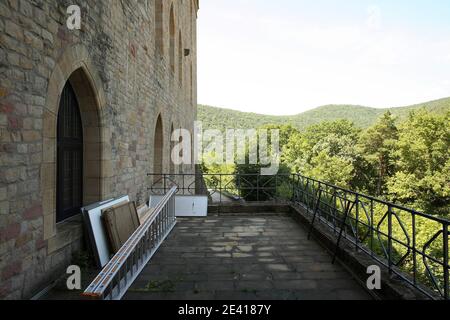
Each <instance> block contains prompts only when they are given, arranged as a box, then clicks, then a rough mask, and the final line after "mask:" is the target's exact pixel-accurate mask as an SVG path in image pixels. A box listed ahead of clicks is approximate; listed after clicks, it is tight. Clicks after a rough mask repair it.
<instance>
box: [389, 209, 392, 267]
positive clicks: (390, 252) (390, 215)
mask: <svg viewBox="0 0 450 320" xmlns="http://www.w3.org/2000/svg"><path fill="white" fill-rule="evenodd" d="M392 249H393V248H392V207H391V206H390V205H389V208H388V263H389V273H390V274H392Z"/></svg>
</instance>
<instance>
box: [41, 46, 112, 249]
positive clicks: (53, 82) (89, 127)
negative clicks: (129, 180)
mask: <svg viewBox="0 0 450 320" xmlns="http://www.w3.org/2000/svg"><path fill="white" fill-rule="evenodd" d="M67 81H70V82H71V84H72V86H73V87H74V90H75V93H77V90H82V89H88V91H89V94H86V95H81V96H80V95H79V94H77V98H79V99H80V100H81V101H79V102H80V111H81V112H82V114H83V115H82V118H83V117H84V119H83V133H84V135H85V139H86V143H85V146H84V148H85V151H87V153H85V154H86V156H85V159H84V167H85V168H86V169H87V170H85V175H84V177H83V184H84V185H85V186H86V185H88V186H93V187H89V188H84V189H85V191H84V192H83V203H84V204H88V203H89V202H94V200H97V201H99V200H101V199H104V198H105V197H106V190H107V188H105V185H104V184H105V179H106V178H107V177H109V176H111V175H112V170H111V163H112V162H111V151H109V152H108V150H110V149H111V148H110V145H109V144H110V142H109V141H110V137H109V136H110V134H109V130H107V129H106V128H104V127H103V125H102V111H103V110H104V109H105V106H106V99H105V93H104V91H103V86H102V81H101V79H100V77H99V75H98V73H97V72H96V68H95V67H94V65H93V63H92V61H91V59H90V57H89V51H88V49H87V48H86V47H85V46H83V45H81V44H78V45H74V46H72V47H69V48H67V49H66V50H65V51H64V53H63V54H62V55H61V56H60V58H59V60H58V62H57V63H56V65H55V68H54V70H53V72H52V75H51V77H50V79H49V84H48V91H47V99H46V105H45V109H44V115H43V128H44V129H43V161H42V165H41V195H42V203H43V215H44V217H43V219H44V226H43V235H44V241H48V242H47V246H48V254H51V253H52V252H55V251H57V250H59V249H61V248H63V247H65V246H66V245H69V244H70V243H71V242H73V241H74V240H76V239H79V238H80V237H81V230H82V228H81V225H80V223H75V224H74V223H73V218H72V219H68V220H66V221H63V222H60V223H58V224H57V223H56V175H57V165H56V160H57V155H56V151H57V150H56V149H57V148H56V144H57V120H58V119H57V118H58V110H59V103H60V97H61V93H62V90H63V88H64V86H65V84H66V82H67ZM86 82H87V83H86ZM83 93H86V92H85V90H83ZM86 102H87V106H86V108H89V110H88V109H86V110H83V107H82V105H83V104H85V103H86ZM94 118H95V119H96V122H95V123H94V121H93V119H94ZM92 167H95V168H96V170H97V173H96V174H95V178H92V177H94V174H93V173H90V170H91V171H92V169H91V168H92ZM108 168H110V170H107V169H108ZM108 172H109V175H108ZM89 177H91V178H89ZM94 180H95V181H94ZM74 218H75V217H74Z"/></svg>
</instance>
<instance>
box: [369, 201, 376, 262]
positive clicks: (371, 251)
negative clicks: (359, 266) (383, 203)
mask: <svg viewBox="0 0 450 320" xmlns="http://www.w3.org/2000/svg"><path fill="white" fill-rule="evenodd" d="M373 210H374V207H373V199H370V256H371V257H372V258H373V257H374V256H375V254H374V252H373V249H374V240H375V239H374V232H375V222H374V212H373Z"/></svg>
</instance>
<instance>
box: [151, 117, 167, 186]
mask: <svg viewBox="0 0 450 320" xmlns="http://www.w3.org/2000/svg"><path fill="white" fill-rule="evenodd" d="M153 149H154V155H153V173H155V174H162V173H163V150H164V131H163V124H162V119H161V116H158V120H157V121H156V127H155V139H154V145H153ZM157 178H158V177H157Z"/></svg>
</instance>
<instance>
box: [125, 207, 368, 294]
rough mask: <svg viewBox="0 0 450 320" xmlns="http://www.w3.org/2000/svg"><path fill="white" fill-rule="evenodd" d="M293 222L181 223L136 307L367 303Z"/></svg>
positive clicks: (146, 278) (139, 287)
mask: <svg viewBox="0 0 450 320" xmlns="http://www.w3.org/2000/svg"><path fill="white" fill-rule="evenodd" d="M331 260H332V258H331V256H330V255H329V254H328V253H327V252H326V251H325V250H324V249H323V248H322V247H321V246H320V245H319V244H318V243H316V242H315V241H314V240H312V241H308V240H307V232H306V230H305V229H304V228H303V227H302V226H300V225H299V224H297V223H296V222H295V221H294V220H293V219H292V218H290V217H288V216H280V215H273V216H270V215H265V216H264V217H255V216H227V217H208V218H183V219H179V222H178V224H177V226H176V228H175V229H174V230H173V232H172V234H171V235H170V236H169V238H168V239H167V240H166V241H165V242H164V244H163V245H162V246H161V248H160V250H159V251H158V253H157V254H156V255H155V256H154V258H153V259H152V261H151V262H150V263H149V265H148V266H147V267H146V268H145V269H144V271H143V272H142V274H141V275H140V276H139V277H138V279H137V280H136V281H135V283H134V284H133V285H132V286H131V288H130V290H129V291H128V293H127V294H126V296H125V297H124V299H129V300H178V299H181V300H184V299H191V300H222V299H225V300H261V299H268V300H348V299H350V300H367V299H371V297H370V295H369V294H368V293H367V292H366V291H365V290H364V289H363V288H362V287H361V286H360V285H359V284H358V283H357V282H356V281H355V280H354V279H353V278H352V277H351V276H350V274H348V273H347V272H346V271H345V270H344V269H343V268H342V267H341V266H340V265H332V264H331Z"/></svg>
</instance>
